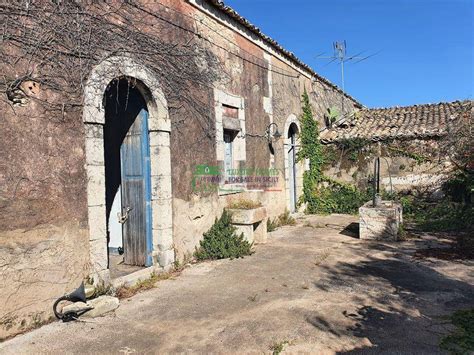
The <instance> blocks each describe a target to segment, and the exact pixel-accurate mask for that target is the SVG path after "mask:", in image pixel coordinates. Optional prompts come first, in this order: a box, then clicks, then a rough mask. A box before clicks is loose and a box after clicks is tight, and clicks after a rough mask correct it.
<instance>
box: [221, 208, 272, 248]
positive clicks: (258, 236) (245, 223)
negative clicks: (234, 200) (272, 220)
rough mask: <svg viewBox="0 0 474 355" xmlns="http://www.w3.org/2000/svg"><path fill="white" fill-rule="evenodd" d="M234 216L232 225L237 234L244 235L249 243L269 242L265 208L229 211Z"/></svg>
mask: <svg viewBox="0 0 474 355" xmlns="http://www.w3.org/2000/svg"><path fill="white" fill-rule="evenodd" d="M229 212H230V213H231V214H232V225H233V226H235V227H236V228H237V231H236V233H237V234H238V235H240V233H243V234H244V238H245V240H247V241H248V242H249V243H255V244H259V243H265V242H266V241H267V210H266V208H265V207H258V208H252V209H237V208H233V209H229Z"/></svg>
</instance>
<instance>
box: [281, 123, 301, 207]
mask: <svg viewBox="0 0 474 355" xmlns="http://www.w3.org/2000/svg"><path fill="white" fill-rule="evenodd" d="M292 125H294V126H296V129H297V133H299V132H301V125H300V122H299V120H298V118H297V117H296V115H295V114H291V115H289V116H288V118H287V119H286V122H285V127H284V131H283V135H284V138H285V140H284V147H285V149H284V151H285V154H284V156H285V196H286V207H287V209H288V210H289V211H291V209H292V208H291V195H290V194H291V187H290V184H291V181H290V166H289V163H290V160H289V157H288V150H289V148H290V145H291V140H290V138H289V137H288V132H289V131H290V128H291V127H292ZM298 142H299V139H298V136H297V145H298V144H299V143H298ZM296 151H298V149H297V150H296ZM296 164H297V169H296V176H295V180H296V195H297V196H300V195H301V193H302V191H303V172H304V163H302V162H300V163H296Z"/></svg>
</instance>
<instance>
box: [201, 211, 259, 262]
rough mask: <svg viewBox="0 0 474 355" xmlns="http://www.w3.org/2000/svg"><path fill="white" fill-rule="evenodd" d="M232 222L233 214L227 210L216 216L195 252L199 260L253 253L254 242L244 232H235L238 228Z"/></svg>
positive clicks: (237, 256) (235, 256)
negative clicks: (246, 238)
mask: <svg viewBox="0 0 474 355" xmlns="http://www.w3.org/2000/svg"><path fill="white" fill-rule="evenodd" d="M231 222H232V216H231V214H230V213H229V212H228V211H226V210H224V212H223V213H222V216H221V217H220V218H219V219H217V218H216V221H215V222H214V224H213V225H212V227H211V228H210V229H209V230H208V231H207V232H206V233H204V234H203V235H204V238H203V239H202V240H201V241H200V243H199V244H200V246H199V248H197V249H196V251H195V253H194V255H195V257H196V258H197V259H198V260H215V259H225V258H231V259H233V258H240V257H243V256H245V255H250V254H252V250H251V249H252V244H250V243H249V242H248V241H246V240H245V239H244V235H243V233H241V234H240V235H237V234H236V233H235V231H236V228H235V227H234V226H233V225H232V224H231Z"/></svg>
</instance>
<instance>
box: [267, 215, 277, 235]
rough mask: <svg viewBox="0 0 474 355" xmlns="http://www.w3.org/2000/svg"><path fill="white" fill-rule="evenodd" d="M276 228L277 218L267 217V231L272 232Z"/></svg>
mask: <svg viewBox="0 0 474 355" xmlns="http://www.w3.org/2000/svg"><path fill="white" fill-rule="evenodd" d="M277 228H278V221H277V219H276V218H275V219H273V220H272V219H271V218H268V219H267V232H273V231H275V230H276V229H277Z"/></svg>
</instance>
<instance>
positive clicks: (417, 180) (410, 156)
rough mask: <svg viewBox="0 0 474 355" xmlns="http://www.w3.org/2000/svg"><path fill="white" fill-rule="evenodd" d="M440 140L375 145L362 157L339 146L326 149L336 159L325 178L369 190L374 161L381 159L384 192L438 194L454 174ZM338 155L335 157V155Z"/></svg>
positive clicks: (368, 148) (381, 178)
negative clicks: (446, 180)
mask: <svg viewBox="0 0 474 355" xmlns="http://www.w3.org/2000/svg"><path fill="white" fill-rule="evenodd" d="M442 145H443V141H442V140H440V139H439V138H437V139H410V140H398V141H392V142H378V143H373V144H370V145H368V146H366V147H365V148H363V151H361V152H359V153H353V152H342V151H341V150H340V149H337V148H336V147H337V145H336V144H334V143H333V144H328V145H326V149H328V150H329V151H330V155H331V156H333V157H334V158H335V159H334V160H333V161H332V162H331V163H330V164H329V166H328V167H327V168H326V170H325V174H326V175H327V176H329V177H332V178H334V179H336V180H339V181H343V182H346V183H350V184H354V185H357V186H358V187H359V188H361V189H365V188H367V186H368V179H369V177H370V176H373V171H374V159H375V158H376V157H377V156H380V157H381V159H380V180H381V189H384V190H385V191H387V192H389V191H391V190H392V189H393V191H395V192H411V193H415V192H421V193H424V192H427V193H436V192H437V191H439V188H440V185H441V183H442V182H443V180H444V178H445V177H446V174H447V172H449V171H451V170H452V168H453V167H452V163H451V162H450V161H449V157H448V155H447V153H446V149H442V148H441V147H442ZM334 153H335V154H334Z"/></svg>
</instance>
